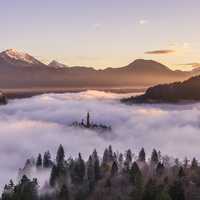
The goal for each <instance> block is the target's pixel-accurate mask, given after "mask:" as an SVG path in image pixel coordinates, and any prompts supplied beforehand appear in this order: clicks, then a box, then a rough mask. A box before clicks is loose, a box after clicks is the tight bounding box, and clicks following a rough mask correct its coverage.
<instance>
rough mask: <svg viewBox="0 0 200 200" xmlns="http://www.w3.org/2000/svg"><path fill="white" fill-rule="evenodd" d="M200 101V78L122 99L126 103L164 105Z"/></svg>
mask: <svg viewBox="0 0 200 200" xmlns="http://www.w3.org/2000/svg"><path fill="white" fill-rule="evenodd" d="M181 101H182V102H185V101H200V76H195V77H192V78H190V79H188V80H186V81H184V82H175V83H171V84H161V85H156V86H154V87H150V88H149V89H147V91H146V93H145V94H144V95H140V96H136V97H130V98H126V99H122V102H125V103H163V102H181Z"/></svg>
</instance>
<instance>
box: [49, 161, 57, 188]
mask: <svg viewBox="0 0 200 200" xmlns="http://www.w3.org/2000/svg"><path fill="white" fill-rule="evenodd" d="M58 177H59V171H58V168H57V166H56V165H54V166H53V167H52V169H51V175H50V180H49V185H50V186H51V187H55V185H56V181H57V179H58Z"/></svg>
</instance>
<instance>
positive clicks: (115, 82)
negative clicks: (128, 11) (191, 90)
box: [0, 49, 200, 89]
mask: <svg viewBox="0 0 200 200" xmlns="http://www.w3.org/2000/svg"><path fill="white" fill-rule="evenodd" d="M199 73H200V70H195V71H187V72H186V71H179V70H175V71H174V70H171V69H170V68H168V67H167V66H165V65H163V64H161V63H158V62H156V61H153V60H143V59H137V60H135V61H134V62H132V63H130V64H128V65H127V66H123V67H120V68H106V69H101V70H96V69H94V68H92V67H84V66H73V67H69V66H66V65H64V64H62V63H59V62H57V61H55V60H54V61H52V62H51V63H50V64H48V65H46V64H44V63H42V62H41V61H39V60H37V59H36V58H34V57H33V56H31V55H29V54H27V53H21V52H18V51H16V50H14V49H9V50H6V51H3V52H1V53H0V88H1V89H16V88H46V87H48V88H59V87H62V88H63V87H64V88H98V87H103V88H109V87H149V86H152V85H156V84H160V83H171V82H174V81H182V80H185V79H187V78H189V77H191V76H194V75H198V74H199Z"/></svg>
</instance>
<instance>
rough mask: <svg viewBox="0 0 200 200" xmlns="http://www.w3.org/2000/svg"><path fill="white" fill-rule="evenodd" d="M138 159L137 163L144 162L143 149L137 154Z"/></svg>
mask: <svg viewBox="0 0 200 200" xmlns="http://www.w3.org/2000/svg"><path fill="white" fill-rule="evenodd" d="M138 157H139V158H138V160H139V161H141V162H145V160H146V154H145V151H144V148H142V149H141V151H140V152H139V156H138Z"/></svg>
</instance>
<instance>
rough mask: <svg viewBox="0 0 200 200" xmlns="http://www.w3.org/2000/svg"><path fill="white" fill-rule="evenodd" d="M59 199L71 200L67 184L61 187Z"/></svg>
mask: <svg viewBox="0 0 200 200" xmlns="http://www.w3.org/2000/svg"><path fill="white" fill-rule="evenodd" d="M58 199H59V200H69V191H68V188H67V186H66V185H65V184H64V185H63V186H62V187H61V190H60V193H59V195H58Z"/></svg>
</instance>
